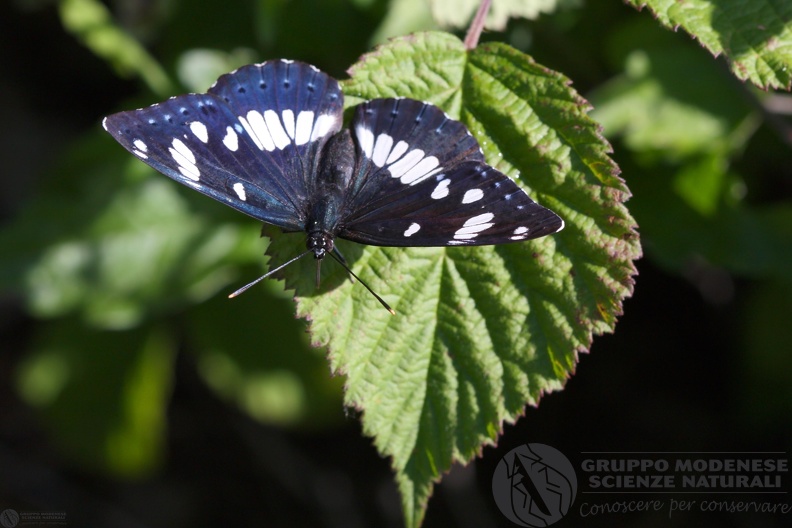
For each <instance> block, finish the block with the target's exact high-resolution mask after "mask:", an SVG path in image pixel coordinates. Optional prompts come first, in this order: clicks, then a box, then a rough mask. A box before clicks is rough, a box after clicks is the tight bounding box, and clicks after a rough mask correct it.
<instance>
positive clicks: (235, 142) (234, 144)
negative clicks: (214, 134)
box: [223, 127, 239, 152]
mask: <svg viewBox="0 0 792 528" xmlns="http://www.w3.org/2000/svg"><path fill="white" fill-rule="evenodd" d="M223 145H225V146H226V148H228V150H230V151H233V152H236V151H237V149H238V148H239V136H237V133H236V132H234V129H233V128H231V127H226V135H225V137H224V138H223Z"/></svg>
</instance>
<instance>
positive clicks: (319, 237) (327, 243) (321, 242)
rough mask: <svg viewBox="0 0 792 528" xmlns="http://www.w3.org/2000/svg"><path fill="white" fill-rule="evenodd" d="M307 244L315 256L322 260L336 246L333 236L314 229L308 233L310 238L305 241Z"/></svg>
mask: <svg viewBox="0 0 792 528" xmlns="http://www.w3.org/2000/svg"><path fill="white" fill-rule="evenodd" d="M305 246H306V247H307V248H308V250H310V251H313V254H314V258H315V259H316V260H321V259H323V258H325V256H326V255H327V254H328V253H330V252H331V251H333V248H334V247H335V246H334V244H333V236H332V235H329V234H327V233H325V232H323V231H314V232H312V233H308V239H307V240H306V241H305Z"/></svg>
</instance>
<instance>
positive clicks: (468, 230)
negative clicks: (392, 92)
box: [338, 99, 564, 246]
mask: <svg viewBox="0 0 792 528" xmlns="http://www.w3.org/2000/svg"><path fill="white" fill-rule="evenodd" d="M352 130H353V133H354V137H355V141H356V142H357V145H358V150H359V152H360V159H359V160H358V170H357V171H356V173H355V180H354V181H353V183H352V185H351V191H350V196H349V199H348V201H347V203H346V205H345V211H346V216H345V217H344V218H343V219H342V222H341V223H340V225H341V230H340V231H339V233H338V236H340V237H342V238H346V239H349V240H353V241H356V242H362V243H365V244H373V245H382V246H449V245H487V244H501V243H506V242H519V241H522V240H529V239H532V238H537V237H540V236H544V235H547V234H550V233H554V232H556V231H558V230H560V229H561V228H562V227H563V225H564V224H563V221H562V220H561V219H560V218H559V217H558V216H557V215H556V214H555V213H553V212H552V211H550V210H549V209H546V208H544V207H542V206H540V205H538V204H537V203H536V202H534V201H533V200H531V198H530V197H528V195H527V194H526V193H525V191H523V190H522V189H521V188H520V187H519V186H518V185H517V184H516V183H515V182H514V181H513V180H512V179H511V178H509V177H508V176H506V175H505V174H503V173H501V172H499V171H497V170H496V169H494V168H492V167H490V166H489V165H487V164H486V163H485V162H484V155H483V154H482V152H481V149H480V148H479V145H478V142H477V141H476V140H475V138H473V137H472V136H471V135H470V133H469V132H468V130H467V129H466V128H465V126H464V125H463V124H462V123H460V122H458V121H455V120H452V119H450V118H449V117H448V116H447V115H445V114H444V113H443V112H442V111H441V110H439V109H438V108H437V107H435V106H433V105H431V104H428V103H421V102H419V101H414V100H409V99H375V100H373V101H369V102H368V103H364V104H362V105H360V106H359V107H358V109H357V111H356V113H355V117H354V120H353V122H352Z"/></svg>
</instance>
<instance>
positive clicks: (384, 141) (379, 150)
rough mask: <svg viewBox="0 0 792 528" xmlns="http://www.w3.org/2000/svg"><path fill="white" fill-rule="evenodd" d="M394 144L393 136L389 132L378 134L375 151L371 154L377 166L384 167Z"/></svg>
mask: <svg viewBox="0 0 792 528" xmlns="http://www.w3.org/2000/svg"><path fill="white" fill-rule="evenodd" d="M392 146H393V138H392V137H390V136H389V135H388V134H380V135H379V136H377V142H376V143H375V144H374V152H373V154H372V155H371V161H373V162H374V165H376V166H377V167H382V166H383V165H385V162H386V161H387V159H388V155H389V154H390V152H391V147H392Z"/></svg>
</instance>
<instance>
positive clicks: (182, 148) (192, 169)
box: [168, 138, 201, 181]
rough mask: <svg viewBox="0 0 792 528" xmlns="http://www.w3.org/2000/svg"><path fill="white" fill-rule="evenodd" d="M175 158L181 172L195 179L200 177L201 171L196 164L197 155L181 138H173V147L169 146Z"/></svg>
mask: <svg viewBox="0 0 792 528" xmlns="http://www.w3.org/2000/svg"><path fill="white" fill-rule="evenodd" d="M168 151H169V152H170V154H171V156H173V160H174V161H175V162H176V163H178V164H179V172H180V173H182V175H183V176H185V177H186V178H189V179H191V180H193V181H198V180H199V179H200V176H201V173H200V171H199V170H198V167H197V166H196V165H195V155H194V154H193V153H192V151H191V150H190V149H189V147H187V145H185V144H184V143H183V142H182V141H181V140H180V139H178V138H177V139H174V140H173V148H169V149H168Z"/></svg>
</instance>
